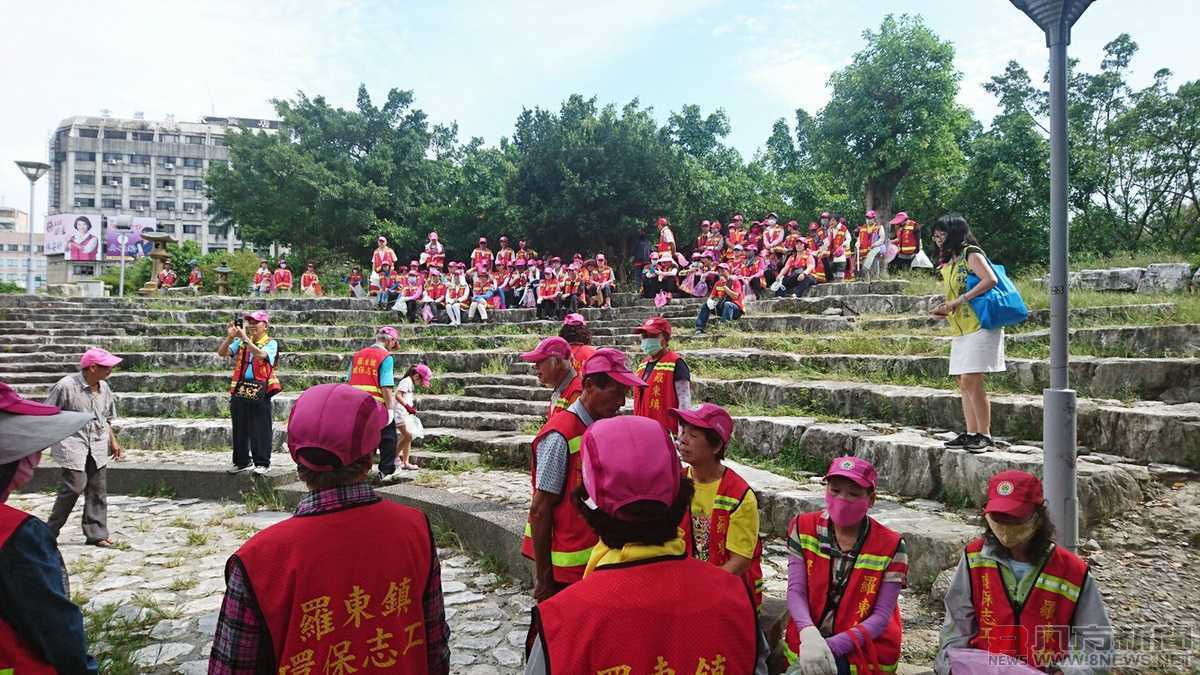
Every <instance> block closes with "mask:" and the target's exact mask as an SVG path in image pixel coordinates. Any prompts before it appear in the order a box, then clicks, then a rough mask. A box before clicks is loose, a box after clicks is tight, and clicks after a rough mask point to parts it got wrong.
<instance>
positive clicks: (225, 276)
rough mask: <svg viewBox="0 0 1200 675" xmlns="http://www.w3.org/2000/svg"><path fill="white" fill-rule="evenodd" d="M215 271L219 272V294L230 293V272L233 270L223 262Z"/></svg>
mask: <svg viewBox="0 0 1200 675" xmlns="http://www.w3.org/2000/svg"><path fill="white" fill-rule="evenodd" d="M214 271H215V272H216V273H217V295H229V273H230V272H232V271H233V270H231V269H229V265H225V264H222V265H221V266H220V267H218V268H217V269H216V270H214Z"/></svg>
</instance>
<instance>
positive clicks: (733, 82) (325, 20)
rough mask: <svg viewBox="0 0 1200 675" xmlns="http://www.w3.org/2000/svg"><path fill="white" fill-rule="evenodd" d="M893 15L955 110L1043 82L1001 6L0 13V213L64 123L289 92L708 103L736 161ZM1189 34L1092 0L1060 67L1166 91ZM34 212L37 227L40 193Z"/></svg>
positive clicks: (946, 1) (1161, 13)
mask: <svg viewBox="0 0 1200 675" xmlns="http://www.w3.org/2000/svg"><path fill="white" fill-rule="evenodd" d="M889 12H891V13H896V14H900V13H909V14H921V15H922V16H924V17H925V18H926V20H927V21H928V23H929V24H930V26H931V27H932V28H933V29H934V30H935V31H936V32H937V33H938V34H939V35H940V36H941V37H943V38H944V39H947V40H950V41H951V42H953V43H954V45H955V48H956V51H957V56H956V63H957V65H958V68H959V69H960V70H961V71H962V72H963V76H964V77H963V83H962V91H961V93H960V95H959V99H960V101H961V102H962V103H964V104H966V105H968V106H969V107H971V108H972V109H973V110H974V111H975V113H976V115H977V116H978V117H980V118H981V119H983V120H984V121H985V122H986V121H987V120H989V119H990V118H991V116H992V114H993V112H994V104H993V102H992V99H991V97H990V96H989V95H988V94H987V93H986V92H984V91H983V90H982V88H981V85H982V83H984V82H986V81H987V79H988V78H989V77H991V76H992V75H994V74H997V73H999V72H1001V70H1002V69H1003V67H1004V64H1005V62H1006V61H1008V60H1009V59H1016V60H1018V61H1020V62H1021V63H1022V64H1023V65H1025V66H1026V68H1028V69H1029V70H1030V72H1031V73H1032V74H1034V77H1035V78H1036V79H1039V80H1040V78H1041V74H1042V72H1043V71H1044V69H1045V62H1046V49H1045V43H1044V41H1043V39H1042V37H1041V35H1040V33H1038V32H1037V30H1036V29H1035V27H1034V26H1033V24H1032V23H1030V22H1029V20H1028V19H1026V18H1025V17H1024V16H1023V15H1022V14H1021V13H1020V12H1018V11H1017V10H1016V9H1014V8H1013V7H1012V5H1011V4H1010V3H1009V2H1008V0H860V1H854V0H841V1H836V0H778V1H776V2H750V1H742V2H737V1H731V0H730V1H725V0H692V1H690V2H682V1H674V0H667V1H664V2H656V1H654V0H640V1H638V0H634V1H629V0H611V1H608V2H603V3H595V2H589V3H583V2H579V3H574V2H549V1H546V2H503V1H501V0H495V1H493V2H477V3H476V2H382V1H366V0H363V1H351V0H340V1H338V0H325V1H319V0H309V1H301V0H291V1H279V2H274V1H270V0H255V2H245V1H244V0H206V1H204V2H195V1H193V2H186V3H185V2H174V1H170V2H162V1H160V2H149V1H142V0H114V1H113V2H108V3H97V2H77V1H75V0H55V1H54V2H43V3H30V2H28V1H27V0H0V15H2V16H4V17H5V20H4V27H5V31H4V32H5V38H4V40H2V41H0V63H4V64H5V67H4V68H3V69H2V70H0V91H2V92H4V97H5V99H6V102H5V106H4V114H3V118H2V123H0V203H7V204H11V205H16V206H18V207H20V208H27V204H28V183H27V182H26V181H25V179H24V178H23V177H22V176H21V175H20V173H19V172H18V170H17V169H16V167H15V166H14V165H13V163H12V161H13V160H15V159H43V160H44V159H45V154H46V141H47V138H48V137H49V134H50V133H51V131H52V130H53V129H54V127H55V125H56V124H57V123H58V121H59V120H61V119H63V118H65V117H69V116H72V115H88V114H98V113H99V111H100V110H101V109H104V108H107V109H109V110H111V111H112V113H113V115H115V116H123V117H128V116H132V114H133V113H134V112H135V111H141V112H143V113H145V115H146V117H147V119H161V118H162V117H163V116H164V115H166V114H168V113H170V114H174V115H175V116H176V118H177V119H180V120H196V119H198V118H199V117H200V116H202V115H205V114H209V113H212V112H215V113H216V114H218V115H235V116H243V117H257V116H270V115H271V112H272V108H271V106H270V104H269V103H268V100H269V99H270V98H272V97H289V96H292V95H293V94H294V93H295V92H296V91H297V90H303V91H305V92H306V93H308V94H309V95H315V94H323V95H325V96H326V98H328V99H329V100H330V101H332V102H334V103H337V104H341V105H351V104H352V103H353V101H354V96H355V92H356V90H357V87H358V83H359V82H364V83H366V84H367V86H368V87H369V89H370V90H371V93H372V95H373V96H374V97H375V98H376V100H381V99H382V98H383V96H384V95H385V93H386V91H387V89H388V88H390V87H399V88H403V89H412V90H414V91H415V94H416V99H417V105H418V106H419V107H421V108H422V109H424V110H425V111H426V112H427V113H428V114H429V116H430V118H431V119H432V120H435V121H440V122H449V121H457V122H458V124H459V129H460V136H461V138H463V139H464V140H465V139H466V138H468V137H470V136H482V137H483V138H484V140H485V141H486V142H488V143H489V144H490V143H495V142H497V141H498V139H499V138H500V137H501V136H503V135H507V134H509V133H511V130H512V126H513V122H514V121H515V119H516V117H517V115H518V114H519V113H520V111H521V109H522V108H523V107H534V106H541V107H557V106H558V104H559V103H560V102H561V101H562V100H563V99H564V98H566V97H567V96H568V95H570V94H572V93H581V94H584V95H595V96H597V97H598V98H599V99H600V100H601V101H602V102H614V103H617V104H623V103H625V102H627V101H629V100H630V99H632V98H635V97H636V98H638V99H640V100H641V101H642V103H643V105H647V106H653V108H654V109H655V111H656V113H657V114H658V116H659V118H660V119H665V118H666V115H667V114H668V113H669V112H670V111H672V110H678V109H679V108H680V107H681V106H682V105H684V104H688V103H695V104H698V105H700V106H701V107H702V108H703V109H704V110H705V111H709V110H713V109H715V108H718V107H720V108H724V109H725V110H726V112H727V113H728V115H729V118H730V121H731V124H732V126H733V133H732V134H731V135H730V138H729V139H728V140H729V142H730V143H731V144H732V145H734V146H735V147H737V148H738V149H739V150H740V151H742V153H743V154H744V155H746V156H747V157H749V156H751V155H753V153H754V152H755V151H756V150H757V149H758V148H759V147H760V146H761V145H762V143H763V142H764V141H765V140H766V138H767V135H768V134H769V133H770V130H771V124H772V123H773V121H774V120H775V119H777V118H779V117H786V118H788V119H791V118H792V116H793V111H794V110H795V109H796V108H797V107H804V108H806V109H808V110H809V111H812V112H815V111H816V110H817V109H818V108H819V107H820V106H821V105H822V104H823V103H824V102H825V101H826V99H827V97H828V90H827V89H826V88H825V81H826V78H827V77H828V75H829V74H830V73H831V72H833V71H834V70H836V69H838V68H841V67H843V66H845V65H846V64H847V63H848V62H849V60H850V58H851V57H852V55H853V54H854V52H855V51H857V50H858V49H859V48H860V47H861V46H862V38H861V34H862V31H863V30H864V29H867V28H875V27H877V26H878V25H879V22H880V20H881V19H882V18H883V17H884V15H886V14H887V13H889ZM1196 25H1200V3H1196V2H1191V1H1185V0H1139V1H1138V2H1129V1H1124V0H1098V1H1097V2H1096V3H1095V4H1094V5H1093V6H1092V7H1091V9H1089V10H1088V13H1087V14H1086V15H1085V16H1084V17H1083V19H1082V20H1081V21H1080V23H1079V24H1078V25H1077V26H1076V29H1075V32H1074V39H1073V42H1072V45H1071V55H1072V56H1073V57H1077V58H1079V59H1081V61H1082V62H1083V65H1084V67H1086V68H1088V69H1095V68H1096V67H1098V64H1099V58H1100V53H1101V49H1102V48H1103V45H1104V44H1105V43H1106V42H1108V41H1109V40H1111V39H1112V38H1113V37H1115V36H1116V35H1117V34H1119V33H1120V32H1128V33H1130V34H1131V35H1132V36H1133V38H1134V39H1135V40H1136V41H1137V42H1138V44H1139V45H1140V47H1141V51H1140V52H1139V54H1138V55H1137V57H1136V58H1135V61H1134V68H1133V72H1134V76H1133V81H1134V84H1135V85H1138V86H1140V85H1145V84H1148V83H1149V81H1150V79H1151V76H1152V75H1153V73H1154V71H1156V70H1157V69H1159V68H1163V67H1166V68H1170V69H1171V70H1172V71H1174V73H1175V79H1174V81H1173V82H1174V84H1176V85H1178V84H1179V83H1182V82H1184V81H1187V80H1193V79H1197V78H1200V41H1197V40H1196V39H1195V35H1194V26H1196ZM16 64H32V65H31V67H20V66H16ZM14 66H16V67H14ZM37 199H38V212H39V220H40V219H41V217H40V216H41V215H44V211H45V205H46V198H45V181H43V182H42V183H41V184H40V186H39V190H38V197H37Z"/></svg>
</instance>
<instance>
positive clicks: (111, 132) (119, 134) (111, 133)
mask: <svg viewBox="0 0 1200 675" xmlns="http://www.w3.org/2000/svg"><path fill="white" fill-rule="evenodd" d="M104 137H105V138H116V139H119V140H122V141H124V140H127V139H128V138H129V134H128V133H126V132H124V131H118V130H116V129H105V130H104Z"/></svg>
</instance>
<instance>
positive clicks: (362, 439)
mask: <svg viewBox="0 0 1200 675" xmlns="http://www.w3.org/2000/svg"><path fill="white" fill-rule="evenodd" d="M387 420H388V414H387V410H386V409H384V407H383V406H382V405H380V404H379V402H378V401H376V400H375V398H374V397H372V396H371V395H370V394H368V393H367V392H365V391H362V390H361V389H355V388H354V387H352V386H350V385H348V384H341V383H330V384H318V385H317V386H315V387H312V388H310V389H308V390H307V391H305V392H304V393H303V394H300V398H298V399H296V403H295V405H293V406H292V414H291V415H290V416H289V417H288V427H287V444H288V451H289V452H290V453H291V454H292V458H293V459H295V460H296V463H297V464H301V465H303V466H306V467H308V468H309V469H312V470H313V471H322V472H324V471H333V470H334V469H336V468H339V467H341V466H346V465H347V464H352V463H353V462H355V461H357V460H359V459H362V458H363V457H369V456H370V455H371V453H373V452H375V448H377V447H379V436H380V432H382V430H383V425H384V424H386V423H387ZM314 448H315V449H321V450H324V451H326V452H328V453H330V454H331V455H333V456H334V457H336V458H337V460H338V464H321V463H318V462H316V461H315V458H314V455H313V453H307V452H304V450H306V449H314Z"/></svg>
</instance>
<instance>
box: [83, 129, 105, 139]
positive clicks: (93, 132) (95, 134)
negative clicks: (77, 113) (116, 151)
mask: <svg viewBox="0 0 1200 675" xmlns="http://www.w3.org/2000/svg"><path fill="white" fill-rule="evenodd" d="M79 137H80V138H99V137H100V130H99V129H93V128H91V127H80V128H79Z"/></svg>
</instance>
